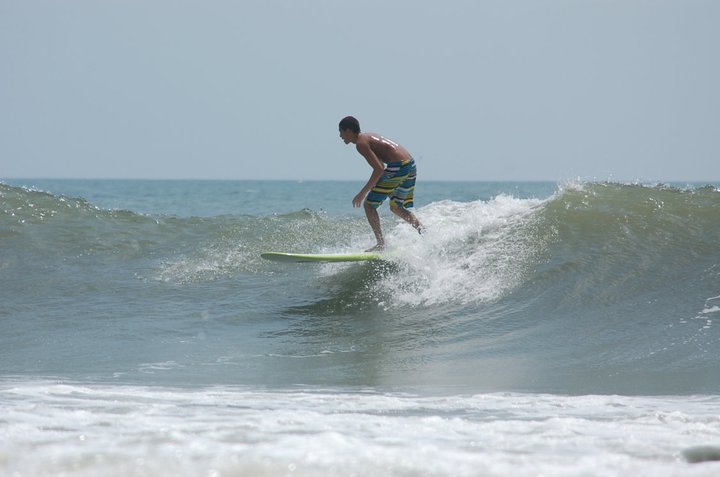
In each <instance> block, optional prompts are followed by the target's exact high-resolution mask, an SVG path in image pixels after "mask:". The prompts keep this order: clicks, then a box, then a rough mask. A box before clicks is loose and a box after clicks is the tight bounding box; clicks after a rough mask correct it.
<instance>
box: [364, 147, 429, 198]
mask: <svg viewBox="0 0 720 477" xmlns="http://www.w3.org/2000/svg"><path fill="white" fill-rule="evenodd" d="M416 175H417V168H416V167H415V161H414V160H413V159H410V160H409V161H407V162H388V163H387V164H386V165H385V172H384V173H383V175H382V176H381V177H380V180H378V182H377V184H375V187H373V188H372V190H371V191H370V193H369V194H368V196H367V199H365V200H366V202H367V203H369V204H370V205H371V206H373V207H375V208H376V209H377V208H378V207H380V204H382V203H383V202H384V201H385V199H386V198H388V197H390V204H395V205H396V206H398V207H404V208H406V209H409V208H410V207H412V206H413V196H414V194H415V176H416Z"/></svg>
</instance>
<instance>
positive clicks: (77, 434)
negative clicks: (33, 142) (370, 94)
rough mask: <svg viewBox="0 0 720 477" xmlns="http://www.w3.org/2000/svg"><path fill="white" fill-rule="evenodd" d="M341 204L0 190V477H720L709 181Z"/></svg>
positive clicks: (713, 200)
mask: <svg viewBox="0 0 720 477" xmlns="http://www.w3.org/2000/svg"><path fill="white" fill-rule="evenodd" d="M361 186H362V184H361V183H360V182H357V183H356V182H252V181H122V180H118V181H113V180H97V181H95V180H77V181H75V180H5V181H3V182H0V475H7V476H60V475H62V476H73V477H75V476H118V477H120V476H123V477H126V476H206V477H221V476H222V477H226V476H313V477H315V476H450V475H452V476H540V475H545V476H576V475H597V476H628V475H632V476H636V477H637V476H653V477H665V476H708V477H709V476H717V475H720V462H718V461H717V460H715V461H712V459H720V190H719V189H718V184H621V183H594V182H582V181H576V182H569V183H562V184H556V183H549V182H548V183H545V182H543V183H516V182H497V183H491V182H457V183H441V182H422V181H420V182H419V183H418V188H417V197H416V206H417V207H416V213H417V215H418V217H419V218H420V220H421V221H423V223H424V224H425V226H426V230H427V232H426V233H425V234H424V235H423V236H420V235H418V234H417V232H415V230H413V229H412V228H411V227H410V226H408V225H407V224H405V223H403V222H401V221H399V220H398V219H396V218H395V217H394V216H393V215H392V214H391V213H390V212H389V210H388V208H387V206H386V205H385V206H383V208H382V209H381V217H382V225H383V227H384V230H385V232H386V238H387V244H388V247H389V248H390V250H392V251H393V253H392V254H391V258H390V259H389V260H388V261H383V262H366V263H350V264H278V263H273V262H268V261H265V260H262V259H261V258H260V256H259V255H260V253H261V252H263V251H292V252H350V251H359V250H363V249H365V248H367V247H369V246H371V245H373V243H374V242H373V237H372V233H371V231H370V228H369V226H368V225H367V223H366V220H365V217H364V215H363V213H362V211H361V210H359V209H353V208H352V204H351V200H352V197H353V196H354V195H355V194H356V193H357V191H358V190H359V189H360V187H361ZM708 459H710V460H711V461H706V460H708Z"/></svg>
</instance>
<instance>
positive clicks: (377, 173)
mask: <svg viewBox="0 0 720 477" xmlns="http://www.w3.org/2000/svg"><path fill="white" fill-rule="evenodd" d="M357 150H358V152H359V153H360V154H361V155H362V156H363V157H364V158H365V160H366V161H367V163H368V164H370V167H372V168H373V172H372V175H371V176H370V179H369V180H368V181H367V184H365V187H363V188H362V189H361V190H360V192H358V194H357V195H356V196H355V198H354V199H353V206H355V207H360V206H361V205H362V203H363V201H364V200H365V197H367V195H368V193H369V192H370V190H372V188H373V187H375V184H377V182H378V181H379V180H380V177H382V175H383V172H385V166H384V165H383V163H382V161H380V159H378V157H377V156H376V155H375V153H374V152H373V151H372V149H370V145H369V144H367V143H364V142H363V143H358V144H357Z"/></svg>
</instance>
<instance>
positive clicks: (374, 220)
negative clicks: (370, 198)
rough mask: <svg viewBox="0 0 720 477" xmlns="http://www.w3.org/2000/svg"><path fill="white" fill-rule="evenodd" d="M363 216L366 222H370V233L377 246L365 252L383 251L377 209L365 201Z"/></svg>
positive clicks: (383, 246)
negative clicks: (371, 232) (372, 234)
mask: <svg viewBox="0 0 720 477" xmlns="http://www.w3.org/2000/svg"><path fill="white" fill-rule="evenodd" d="M365 216H366V217H367V219H368V222H370V227H372V231H373V233H374V234H375V240H376V241H377V245H375V246H374V247H372V248H370V249H368V250H366V252H373V251H376V250H382V249H384V248H385V239H383V234H382V229H381V228H380V215H379V214H378V211H377V209H376V208H375V207H373V206H372V204H370V203H369V202H367V201H365Z"/></svg>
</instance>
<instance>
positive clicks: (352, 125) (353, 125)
mask: <svg viewBox="0 0 720 477" xmlns="http://www.w3.org/2000/svg"><path fill="white" fill-rule="evenodd" d="M346 129H349V130H351V131H352V132H354V133H355V134H360V122H359V121H358V120H357V119H355V118H354V117H352V116H345V117H344V118H342V120H340V130H341V131H342V130H346Z"/></svg>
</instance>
